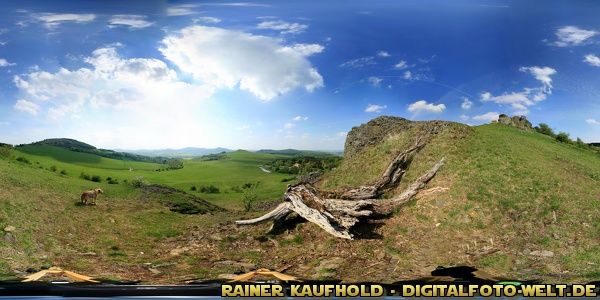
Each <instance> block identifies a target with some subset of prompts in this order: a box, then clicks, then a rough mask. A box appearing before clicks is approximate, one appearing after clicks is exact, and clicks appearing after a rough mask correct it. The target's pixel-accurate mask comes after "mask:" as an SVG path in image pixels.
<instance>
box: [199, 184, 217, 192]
mask: <svg viewBox="0 0 600 300" xmlns="http://www.w3.org/2000/svg"><path fill="white" fill-rule="evenodd" d="M200 193H206V194H218V193H220V191H219V188H218V187H216V186H214V185H212V184H211V185H209V186H201V187H200Z"/></svg>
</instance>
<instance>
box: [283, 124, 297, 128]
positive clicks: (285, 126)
mask: <svg viewBox="0 0 600 300" xmlns="http://www.w3.org/2000/svg"><path fill="white" fill-rule="evenodd" d="M294 126H296V125H294V124H292V123H285V125H283V128H285V129H290V128H292V127H294Z"/></svg>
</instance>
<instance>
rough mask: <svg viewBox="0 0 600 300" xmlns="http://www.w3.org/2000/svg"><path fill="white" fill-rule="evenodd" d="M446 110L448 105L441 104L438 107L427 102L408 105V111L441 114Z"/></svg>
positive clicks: (420, 101) (421, 101) (422, 101)
mask: <svg viewBox="0 0 600 300" xmlns="http://www.w3.org/2000/svg"><path fill="white" fill-rule="evenodd" d="M444 109H446V105H444V104H443V103H440V104H438V105H434V104H433V103H427V101H425V100H419V101H417V102H415V103H411V104H410V105H408V111H412V112H414V111H429V112H435V113H439V112H442V111H444Z"/></svg>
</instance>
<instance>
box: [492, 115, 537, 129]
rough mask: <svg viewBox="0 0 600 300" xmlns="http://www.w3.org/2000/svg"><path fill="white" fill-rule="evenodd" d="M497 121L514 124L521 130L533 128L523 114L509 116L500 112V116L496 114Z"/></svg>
mask: <svg viewBox="0 0 600 300" xmlns="http://www.w3.org/2000/svg"><path fill="white" fill-rule="evenodd" d="M498 123H500V124H506V125H510V126H515V127H517V128H519V129H523V130H529V129H533V127H532V126H531V122H529V121H528V120H527V118H526V117H525V116H520V117H518V116H513V117H509V116H507V115H505V114H501V115H500V116H498Z"/></svg>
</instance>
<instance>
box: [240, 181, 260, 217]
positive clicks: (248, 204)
mask: <svg viewBox="0 0 600 300" xmlns="http://www.w3.org/2000/svg"><path fill="white" fill-rule="evenodd" d="M258 184H259V183H258V182H257V183H255V184H250V185H251V188H247V189H246V191H245V192H244V196H243V198H242V203H243V204H244V209H245V210H246V211H250V210H251V209H252V205H253V204H254V202H256V200H258V195H257V194H256V188H257V187H258Z"/></svg>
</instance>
